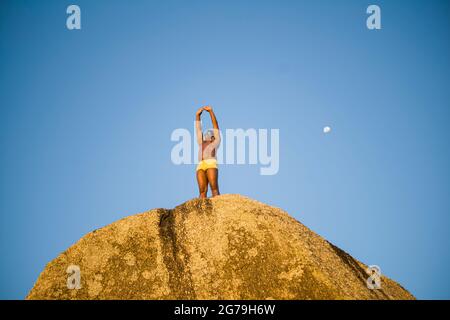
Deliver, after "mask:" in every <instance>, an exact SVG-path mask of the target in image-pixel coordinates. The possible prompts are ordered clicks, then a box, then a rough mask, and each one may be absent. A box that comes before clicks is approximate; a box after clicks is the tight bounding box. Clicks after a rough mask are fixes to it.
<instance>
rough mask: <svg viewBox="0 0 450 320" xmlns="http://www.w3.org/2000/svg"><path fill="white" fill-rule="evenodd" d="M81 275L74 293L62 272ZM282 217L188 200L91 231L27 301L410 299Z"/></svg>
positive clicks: (256, 205) (245, 202) (235, 201)
mask: <svg viewBox="0 0 450 320" xmlns="http://www.w3.org/2000/svg"><path fill="white" fill-rule="evenodd" d="M70 265H76V266H79V268H80V280H81V281H80V284H81V288H80V289H68V286H67V279H68V277H69V274H68V273H67V272H66V271H67V268H68V267H69V266H70ZM366 268H367V267H366V266H365V265H364V264H362V263H360V262H359V261H357V260H355V259H354V258H352V257H351V256H350V255H348V254H347V253H345V252H344V251H342V250H341V249H339V248H337V247H335V246H334V245H332V244H331V243H329V242H328V241H326V240H325V239H323V238H322V237H320V236H318V235H317V234H315V233H313V232H312V231H311V230H309V229H308V228H306V227H305V226H303V225H302V224H301V223H299V222H298V221H296V220H295V219H294V218H292V217H290V216H289V215H288V214H287V213H286V212H284V211H282V210H280V209H278V208H274V207H271V206H268V205H265V204H263V203H260V202H258V201H255V200H252V199H249V198H246V197H243V196H240V195H222V196H219V197H216V198H213V199H205V200H200V199H193V200H190V201H187V202H186V203H184V204H182V205H180V206H178V207H176V208H175V209H172V210H166V209H154V210H151V211H148V212H145V213H142V214H137V215H133V216H129V217H126V218H124V219H122V220H119V221H117V222H115V223H112V224H110V225H108V226H106V227H103V228H101V229H98V230H95V231H93V232H91V233H89V234H87V235H85V236H84V237H83V238H81V239H80V240H79V241H78V242H77V243H76V244H75V245H73V246H72V247H70V248H69V249H68V250H67V251H65V252H63V253H62V254H61V255H60V256H58V257H57V258H56V259H55V260H53V261H51V262H50V263H49V264H48V265H47V266H46V267H45V269H44V271H43V272H42V273H41V275H40V276H39V278H38V280H37V281H36V283H35V285H34V287H33V289H32V290H31V291H30V293H29V295H28V296H27V299H414V297H413V296H412V295H411V294H410V293H409V292H408V291H406V290H405V289H403V288H402V287H401V286H400V285H399V284H397V283H396V282H394V281H392V280H390V279H388V278H386V277H384V276H383V277H382V280H381V285H382V288H381V289H379V290H369V289H368V288H367V285H366V279H367V278H368V274H367V273H366Z"/></svg>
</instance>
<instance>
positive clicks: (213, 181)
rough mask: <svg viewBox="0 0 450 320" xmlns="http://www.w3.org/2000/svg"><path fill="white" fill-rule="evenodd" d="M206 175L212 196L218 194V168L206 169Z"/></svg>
mask: <svg viewBox="0 0 450 320" xmlns="http://www.w3.org/2000/svg"><path fill="white" fill-rule="evenodd" d="M206 177H207V178H208V182H209V186H210V187H211V193H212V196H213V197H215V196H218V195H219V194H220V192H219V183H218V182H217V181H218V178H219V170H217V169H214V168H210V169H207V170H206Z"/></svg>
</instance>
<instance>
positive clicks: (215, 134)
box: [203, 106, 220, 145]
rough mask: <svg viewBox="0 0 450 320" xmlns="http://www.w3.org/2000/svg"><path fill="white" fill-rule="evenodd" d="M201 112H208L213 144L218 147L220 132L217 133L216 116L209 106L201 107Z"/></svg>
mask: <svg viewBox="0 0 450 320" xmlns="http://www.w3.org/2000/svg"><path fill="white" fill-rule="evenodd" d="M203 110H205V111H208V112H209V115H210V116H211V122H212V125H213V129H214V130H213V131H214V144H215V145H219V144H220V132H219V123H218V122H217V118H216V115H215V114H214V111H213V109H212V108H211V106H206V107H203Z"/></svg>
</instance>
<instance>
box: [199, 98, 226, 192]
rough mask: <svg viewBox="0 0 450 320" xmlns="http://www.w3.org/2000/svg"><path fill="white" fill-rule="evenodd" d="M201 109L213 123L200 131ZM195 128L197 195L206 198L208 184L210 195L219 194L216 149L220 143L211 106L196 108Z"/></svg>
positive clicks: (217, 127) (217, 126)
mask: <svg viewBox="0 0 450 320" xmlns="http://www.w3.org/2000/svg"><path fill="white" fill-rule="evenodd" d="M203 111H207V112H209V115H210V116H211V122H212V124H213V128H214V129H213V130H211V129H209V130H207V131H205V133H202V124H201V122H200V117H201V115H202V112H203ZM195 129H196V133H197V143H198V145H199V152H198V160H199V161H200V162H199V164H198V166H197V182H198V190H199V193H200V195H199V197H200V198H206V194H207V192H208V184H209V186H210V188H211V193H212V196H213V197H215V196H217V195H219V194H220V193H219V184H218V183H217V179H218V177H219V171H218V169H217V159H216V151H217V149H218V148H219V144H220V133H219V124H218V123H217V119H216V115H215V114H214V111H213V110H212V108H211V106H205V107H201V108H200V109H198V110H197V113H196V115H195Z"/></svg>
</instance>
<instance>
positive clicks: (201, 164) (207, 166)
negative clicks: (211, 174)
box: [196, 159, 217, 171]
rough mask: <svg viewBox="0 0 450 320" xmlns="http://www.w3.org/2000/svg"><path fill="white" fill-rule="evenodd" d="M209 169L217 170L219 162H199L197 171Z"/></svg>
mask: <svg viewBox="0 0 450 320" xmlns="http://www.w3.org/2000/svg"><path fill="white" fill-rule="evenodd" d="M207 169H217V160H216V159H205V160H202V161H200V162H199V164H198V166H197V170H196V171H198V170H204V171H206V170H207Z"/></svg>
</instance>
